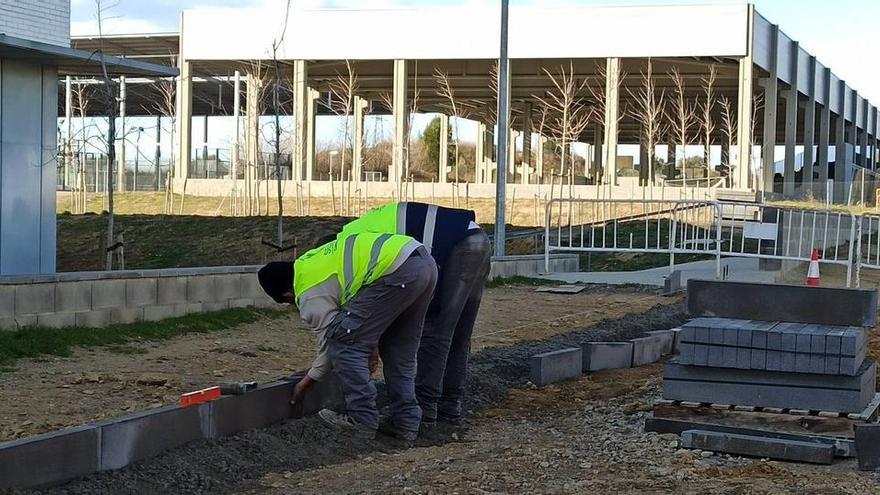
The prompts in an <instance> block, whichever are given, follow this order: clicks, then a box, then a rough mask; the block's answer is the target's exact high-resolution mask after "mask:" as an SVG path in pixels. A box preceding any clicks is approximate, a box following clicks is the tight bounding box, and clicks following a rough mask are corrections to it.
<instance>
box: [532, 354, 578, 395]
mask: <svg viewBox="0 0 880 495" xmlns="http://www.w3.org/2000/svg"><path fill="white" fill-rule="evenodd" d="M529 365H530V366H531V373H530V375H529V376H530V377H531V382H532V383H534V384H535V385H537V386H539V387H543V386H544V385H548V384H551V383H556V382H560V381H563V380H568V379H570V378H576V377H578V376H580V375H581V370H582V369H583V366H584V358H583V351H582V350H581V348H580V347H571V348H568V349H560V350H558V351H552V352H545V353H542V354H535V355H534V356H532V357H531V359H530V360H529Z"/></svg>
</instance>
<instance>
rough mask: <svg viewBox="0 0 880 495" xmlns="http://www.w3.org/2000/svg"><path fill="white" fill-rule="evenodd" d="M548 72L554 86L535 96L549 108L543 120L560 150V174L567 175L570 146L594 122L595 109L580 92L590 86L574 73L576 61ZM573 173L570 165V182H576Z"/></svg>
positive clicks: (546, 71)
mask: <svg viewBox="0 0 880 495" xmlns="http://www.w3.org/2000/svg"><path fill="white" fill-rule="evenodd" d="M544 73H545V74H546V75H547V77H549V78H550V82H551V83H552V84H553V89H551V90H549V91H547V92H546V93H545V94H544V95H543V96H538V95H534V98H535V99H536V100H538V102H539V103H540V105H541V106H542V107H543V109H542V111H543V110H544V109H546V112H547V113H546V116H547V121H546V122H543V123H542V126H547V128H548V129H549V132H550V137H551V139H553V141H554V143H555V144H556V147H557V149H558V150H559V152H560V156H561V165H560V173H562V174H563V175H564V174H565V173H566V161H567V160H566V158H568V155H569V153H570V149H569V148H570V145H571V143H573V142H575V141H576V140H577V139H578V137H580V135H581V134H582V133H583V131H584V129H586V127H587V125H588V124H589V123H590V119H591V116H592V112H593V109H592V107H590V106H588V105H585V104H584V103H583V100H582V99H581V96H580V94H581V93H582V92H583V90H584V88H585V87H586V86H587V80H586V79H583V80H578V78H577V77H576V76H575V74H574V64H572V63H571V62H569V66H568V69H567V70H566V68H565V67H564V66H559V72H558V73H555V74H554V73H552V72H550V71H549V70H547V69H546V68H545V69H544ZM543 119H544V117H543V116H542V120H543ZM573 172H574V167H573V166H571V165H569V166H568V174H569V180H570V183H571V182H573V180H572V179H573V178H574V174H573Z"/></svg>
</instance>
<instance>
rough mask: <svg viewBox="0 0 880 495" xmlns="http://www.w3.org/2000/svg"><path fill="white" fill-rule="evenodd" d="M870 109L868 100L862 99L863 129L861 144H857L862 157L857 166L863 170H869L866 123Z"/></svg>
mask: <svg viewBox="0 0 880 495" xmlns="http://www.w3.org/2000/svg"><path fill="white" fill-rule="evenodd" d="M870 108H871V107H870V105H869V104H868V100H867V99H862V115H864V116H865V118H864V128H863V129H862V135H861V142H860V143H859V145H860V147H861V153H862V156H861V158H860V159H859V165H861V166H862V167H865V168H869V167H868V123H869V118H868V115H869V114H868V112H869V111H870Z"/></svg>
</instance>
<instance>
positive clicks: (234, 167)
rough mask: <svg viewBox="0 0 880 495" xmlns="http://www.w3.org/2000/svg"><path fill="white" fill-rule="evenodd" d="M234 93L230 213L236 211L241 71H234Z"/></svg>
mask: <svg viewBox="0 0 880 495" xmlns="http://www.w3.org/2000/svg"><path fill="white" fill-rule="evenodd" d="M234 91H235V93H234V94H233V96H232V102H233V103H232V117H233V119H235V139H234V141H233V145H232V201H231V202H230V205H231V207H232V215H233V216H235V215H236V214H237V213H238V211H237V210H238V154H239V151H240V150H241V72H239V71H235V89H234Z"/></svg>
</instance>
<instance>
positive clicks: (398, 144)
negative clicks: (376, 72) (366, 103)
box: [388, 59, 409, 198]
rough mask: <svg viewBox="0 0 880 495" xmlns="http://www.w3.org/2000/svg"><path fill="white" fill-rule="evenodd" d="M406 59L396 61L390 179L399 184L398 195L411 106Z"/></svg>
mask: <svg viewBox="0 0 880 495" xmlns="http://www.w3.org/2000/svg"><path fill="white" fill-rule="evenodd" d="M407 79H408V78H407V67H406V60H399V59H398V60H395V61H394V88H393V95H392V97H393V102H392V109H391V111H392V113H393V114H394V147H393V151H392V155H391V170H390V171H389V177H388V179H389V180H390V181H392V182H394V183H395V184H397V187H396V190H397V197H398V198H400V195H401V193H402V187H401V186H402V183H401V181H402V180H403V174H404V163H405V161H406V146H407V144H406V143H407V133H408V132H409V131H408V129H407V122H408V120H409V119H408V113H409V108H407V105H408V101H409V100H408V98H407Z"/></svg>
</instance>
